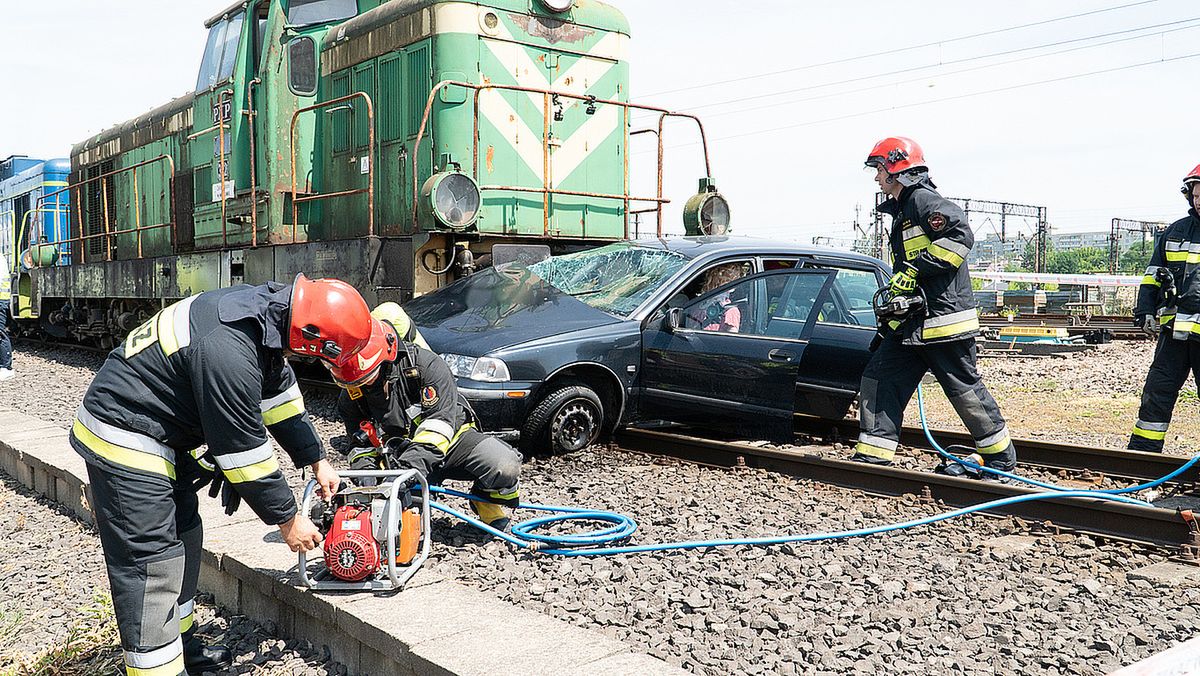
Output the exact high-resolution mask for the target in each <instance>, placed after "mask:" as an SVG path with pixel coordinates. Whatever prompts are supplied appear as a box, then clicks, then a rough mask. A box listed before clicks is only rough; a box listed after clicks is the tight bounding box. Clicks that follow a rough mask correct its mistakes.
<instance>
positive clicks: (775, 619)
mask: <svg viewBox="0 0 1200 676" xmlns="http://www.w3.org/2000/svg"><path fill="white" fill-rule="evenodd" d="M1117 347H1119V346H1117ZM1109 356H1110V357H1111V358H1113V359H1120V358H1121V357H1119V356H1117V355H1111V354H1110V355H1109ZM101 361H102V360H101V358H100V357H99V356H98V355H88V354H85V353H80V352H78V351H73V350H64V349H59V348H42V347H39V348H27V347H21V348H20V350H19V352H18V354H17V364H16V365H17V369H18V371H19V373H20V376H19V378H18V379H17V380H14V381H10V382H7V383H2V384H0V398H2V400H3V401H4V402H5V404H4V405H6V406H10V407H12V408H15V409H18V410H21V411H23V412H25V413H28V414H31V415H35V416H38V417H41V418H43V419H46V420H51V421H54V422H56V423H58V424H61V425H64V426H66V425H67V424H69V422H70V420H71V417H72V414H73V411H74V409H75V408H76V406H78V402H79V400H80V398H81V397H82V394H83V391H84V389H85V388H86V386H87V384H88V382H90V379H91V377H92V374H93V373H94V370H95V369H96V368H97V367H98V366H99V364H100V363H101ZM1045 361H1049V360H1045ZM1061 361H1062V360H1054V363H1061ZM1039 363H1040V361H1039ZM1102 376H1103V374H1102V373H1098V374H1096V376H1095V377H1097V378H1099V377H1102ZM1135 380H1139V381H1140V379H1135ZM1121 387H1124V385H1122V386H1121ZM1136 387H1138V388H1140V382H1138V383H1137V385H1136ZM994 389H995V390H1002V389H1003V388H994ZM308 402H309V409H310V410H311V411H313V413H314V415H316V416H317V423H318V426H319V428H320V430H321V432H322V433H323V434H325V435H329V434H335V433H338V432H339V431H340V429H339V426H338V425H337V424H336V423H335V422H334V421H333V420H332V419H331V418H330V417H329V415H330V414H331V413H332V408H331V404H332V399H331V398H330V397H328V396H326V395H309V397H308ZM1005 403H1006V402H1005V401H1004V400H1003V399H1002V400H1001V405H1002V406H1003V405H1005ZM1068 440H1069V439H1068ZM523 481H524V494H525V497H526V499H527V500H529V501H534V502H543V503H550V504H568V505H576V506H590V507H597V508H604V509H613V510H617V511H621V512H625V513H628V514H631V515H632V516H634V517H635V518H636V519H637V521H638V522H639V524H640V526H641V528H640V530H639V532H638V535H637V536H636V538H635V540H636V542H638V543H648V542H661V541H670V540H681V539H710V538H720V537H743V536H762V535H772V534H780V533H801V532H810V531H832V530H840V529H847V528H856V527H861V526H866V525H876V524H882V523H887V522H893V521H898V520H903V519H909V518H914V517H917V516H923V515H928V514H933V513H935V512H938V511H942V509H943V508H942V507H939V506H936V505H931V504H923V503H920V502H918V501H916V500H915V499H911V498H908V499H902V500H888V499H882V498H874V497H870V496H864V495H862V494H860V493H856V492H853V491H846V490H842V489H838V488H833V487H829V486H824V485H821V484H814V483H811V482H807V481H800V480H796V479H792V478H789V477H783V476H779V475H773V474H770V473H766V472H762V471H759V470H746V469H743V470H720V469H713V468H703V467H698V466H692V465H686V464H680V463H675V462H669V461H663V460H660V459H656V458H652V457H649V456H644V455H640V454H633V453H628V452H624V451H618V450H610V449H604V448H594V449H589V450H587V451H584V452H581V453H576V454H573V455H570V456H566V457H556V458H535V459H531V460H529V461H528V462H527V463H526V467H525V472H524V479H523ZM297 485H298V484H297ZM0 490H5V491H9V492H12V493H14V494H16V495H19V493H18V492H16V491H12V488H11V484H8V485H6V486H4V487H0ZM25 499H29V498H27V497H26V498H25ZM204 499H207V498H204ZM29 500H30V505H31V506H30V507H29V510H30V511H32V512H36V513H37V514H39V517H38V518H61V519H65V520H66V522H68V524H74V522H71V521H70V520H69V519H67V518H66V517H64V516H62V515H60V514H58V513H57V512H55V511H54V510H52V509H50V508H48V507H46V506H45V505H44V504H41V503H37V502H35V501H32V500H31V499H29ZM48 515H52V516H48ZM530 516H532V515H531V514H519V515H518V518H529V517H530ZM73 527H74V528H75V529H76V530H77V531H78V533H77V534H71V535H70V537H67V536H65V535H64V537H63V544H62V547H64V548H65V549H67V550H72V548H74V550H77V551H78V552H81V553H87V552H90V553H87V554H86V556H90V557H92V559H91V560H92V561H94V562H99V546H98V543H97V542H96V541H95V538H94V536H93V535H91V533H90V532H89V531H86V530H85V529H82V528H80V527H79V526H78V525H73ZM56 532H58V531H56ZM435 539H436V541H437V545H436V546H435V550H434V556H433V557H432V559H431V561H430V562H429V563H428V564H427V565H428V566H429V567H430V568H431V569H432V570H434V571H437V572H440V573H442V574H445V575H447V576H450V577H453V578H455V579H458V580H460V581H461V582H463V583H465V584H468V585H471V586H475V587H477V588H480V589H483V590H486V591H489V592H490V593H493V594H495V595H497V596H498V597H499V598H501V599H504V600H506V601H510V602H512V603H514V604H517V605H521V606H523V607H527V608H531V609H535V610H539V611H541V612H544V613H546V614H548V615H551V616H554V617H557V618H560V619H563V620H565V621H567V622H570V623H572V624H577V625H580V626H584V627H589V628H594V629H598V630H600V631H602V632H604V633H606V634H609V635H610V636H613V637H616V638H619V639H621V640H624V641H626V642H628V643H629V644H630V645H631V647H633V648H634V649H638V650H643V651H645V652H647V653H650V654H651V655H655V656H658V657H662V658H664V659H666V660H668V661H670V662H672V663H674V664H679V665H682V666H684V667H685V668H687V669H690V670H692V671H694V672H696V673H705V674H724V673H750V674H755V673H780V674H793V673H805V674H808V673H827V674H841V673H871V672H885V673H903V674H926V673H964V674H984V673H986V674H993V673H995V674H1024V673H1046V674H1066V673H1072V674H1102V673H1107V672H1108V671H1111V670H1112V669H1114V668H1116V667H1118V666H1120V665H1123V664H1128V663H1131V662H1133V661H1136V660H1138V659H1141V658H1143V657H1146V656H1148V655H1150V654H1153V653H1155V652H1159V651H1161V650H1164V649H1166V648H1168V647H1170V646H1171V645H1172V644H1174V643H1176V642H1178V641H1181V640H1184V639H1187V638H1190V637H1192V635H1193V632H1194V627H1195V626H1196V624H1197V620H1200V617H1198V615H1200V590H1197V589H1194V588H1193V587H1192V585H1191V584H1187V585H1182V586H1168V585H1166V584H1160V583H1157V582H1152V581H1150V580H1147V579H1142V575H1141V573H1139V572H1138V569H1140V568H1142V567H1144V566H1147V565H1150V564H1153V563H1160V562H1161V561H1163V558H1164V557H1163V556H1161V555H1160V554H1158V553H1155V552H1149V551H1146V550H1143V549H1138V548H1134V547H1131V546H1129V545H1124V544H1120V543H1105V542H1096V541H1093V540H1092V539H1091V538H1088V537H1083V536H1075V535H1054V534H1052V533H1047V532H1030V531H1029V530H1028V528H1027V527H1025V525H1024V524H1021V523H1019V522H1017V521H1015V520H1013V519H996V518H990V517H968V518H965V519H962V520H959V521H956V522H952V523H948V524H940V525H936V526H931V527H925V528H920V529H915V530H911V531H908V532H905V533H899V534H891V535H886V536H877V537H871V538H860V539H854V540H845V541H837V542H829V543H820V544H808V545H795V546H782V547H771V548H756V549H751V548H736V549H721V550H705V551H686V552H672V553H660V554H650V555H638V556H626V557H615V558H607V559H580V558H576V559H556V558H549V557H537V556H531V555H528V554H522V553H514V552H512V551H511V550H510V549H509V547H508V546H507V545H505V544H503V543H501V542H498V541H494V540H490V539H486V538H484V537H482V536H480V535H479V534H478V533H477V532H476V531H474V530H472V529H470V528H467V527H465V526H464V525H462V524H457V523H451V522H449V521H448V520H447V519H444V518H441V517H435ZM3 546H4V547H9V545H8V544H5V545H3ZM55 546H58V545H57V544H56V545H55ZM14 549H16V551H5V552H3V554H4V556H5V559H6V560H8V559H11V558H14V557H15V558H17V559H18V560H20V561H22V562H25V563H26V565H28V564H29V563H30V562H31V559H30V558H28V555H27V554H22V552H21V551H20V548H19V547H14ZM45 556H46V555H42V558H43V560H44V558H45ZM64 557H65V555H64ZM85 561H86V558H85ZM89 575H92V576H93V577H91V578H89V579H88V581H87V584H86V586H87V588H88V589H89V592H88V593H89V594H90V590H91V589H105V588H106V587H107V585H106V582H105V580H104V575H103V567H102V565H99V564H98V563H97V564H95V565H94V570H93V571H92V572H91V573H89ZM34 588H36V586H33V585H27V584H18V585H14V586H13V591H11V592H9V594H10V596H11V597H12V598H11V599H10V600H12V601H13V602H14V603H20V604H24V605H26V606H31V607H34V608H42V607H46V606H45V605H39V603H40V602H38V601H37V600H36V598H37V595H34V594H33V593H32V592H31V591H29V590H30V589H34ZM205 612H211V610H206V611H205ZM201 617H202V619H205V620H206V621H207V618H205V616H204V615H203V614H202V616H201ZM234 619H235V621H237V622H240V621H244V620H237V618H234ZM31 622H33V623H38V624H40V625H41V624H44V626H45V629H39V630H38V631H43V632H44V633H43V634H42V635H43V636H45V637H46V638H47V639H49V638H51V637H52V636H53V635H54V633H53V632H54V631H56V630H55V629H54V627H56V626H58V627H62V626H65V625H64V624H62V623H57V624H56V621H54V619H53V618H50V617H47V618H46V619H45V620H44V621H43V620H41V619H33V618H31ZM235 623H236V622H235ZM212 626H213V629H211V630H210V629H206V631H211V632H213V633H217V634H222V633H224V634H227V635H232V627H229V628H223V625H221V624H220V620H217V621H215V622H213V623H212ZM269 629H270V628H269V627H267V628H262V627H256V628H255V629H254V630H253V631H252V632H249V633H250V634H252V635H254V636H256V637H262V638H261V640H260V641H259V643H258V645H257V646H253V648H254V650H255V651H257V652H255V653H254V657H253V658H251V661H252V660H253V659H259V658H261V657H262V646H263V645H267V644H268V643H269V644H270V645H271V646H273V647H274V648H278V649H279V659H280V660H289V659H294V658H299V659H302V660H305V659H312V655H311V653H306V652H305V651H304V650H302V649H301V648H302V646H300V647H297V646H289V645H284V646H282V647H280V646H279V644H277V643H271V642H272V641H277V639H271V638H269V637H267V636H266V634H267V630H269ZM251 643H252V642H251V641H249V640H247V641H244V642H242V644H241V645H251ZM239 647H241V646H239ZM272 649H273V648H267V650H272ZM240 659H242V660H243V662H245V661H247V660H246V658H244V657H243V658H240ZM283 664H287V662H278V663H277V662H275V661H269V662H268V663H267V666H268V667H269V668H270V669H275V668H277V667H278V668H280V669H284V670H282V671H278V672H276V671H267V672H265V673H292V671H290V670H288V669H290V667H287V666H280V665H283ZM305 668H313V669H326V670H327V671H317V672H315V673H333V672H334V671H335V670H336V666H334V665H328V664H321V665H309V666H306V667H305ZM300 673H304V672H300Z"/></svg>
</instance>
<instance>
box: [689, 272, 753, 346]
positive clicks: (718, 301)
mask: <svg viewBox="0 0 1200 676" xmlns="http://www.w3.org/2000/svg"><path fill="white" fill-rule="evenodd" d="M746 272H747V270H746V265H745V263H726V264H725V265H718V266H717V267H715V268H713V269H711V270H709V271H708V272H706V273H705V274H704V283H703V284H702V285H701V287H700V293H699V294H698V295H700V296H703V295H704V294H706V293H708V292H709V291H712V290H713V289H718V288H720V287H722V286H725V285H726V284H729V283H730V282H733V281H735V280H738V279H741V278H742V277H744V276H745V275H746ZM699 314H700V316H697V317H695V318H694V319H695V320H696V322H697V323H698V324H699V325H700V326H701V327H702V328H703V329H704V330H705V331H723V332H726V333H738V332H739V331H740V330H741V327H742V310H741V308H740V307H738V304H737V302H736V299H734V298H733V297H732V295H731V294H730V292H728V291H726V292H725V293H722V294H718V295H717V296H715V297H713V298H712V300H711V302H710V303H708V304H707V305H706V306H705V307H704V308H703V310H702V312H701V313H699Z"/></svg>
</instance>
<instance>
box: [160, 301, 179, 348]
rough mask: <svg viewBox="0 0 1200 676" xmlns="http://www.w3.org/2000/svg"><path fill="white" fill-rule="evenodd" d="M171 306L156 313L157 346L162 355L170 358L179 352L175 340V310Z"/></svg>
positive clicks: (177, 342)
mask: <svg viewBox="0 0 1200 676" xmlns="http://www.w3.org/2000/svg"><path fill="white" fill-rule="evenodd" d="M176 307H177V305H172V306H171V307H168V308H166V309H165V310H163V311H162V312H159V313H158V344H159V345H160V346H162V351H163V354H165V355H166V356H168V357H170V356H171V355H173V354H175V353H176V352H178V351H179V340H178V339H176V338H175V308H176Z"/></svg>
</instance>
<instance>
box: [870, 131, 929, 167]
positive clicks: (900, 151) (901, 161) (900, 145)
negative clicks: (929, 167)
mask: <svg viewBox="0 0 1200 676" xmlns="http://www.w3.org/2000/svg"><path fill="white" fill-rule="evenodd" d="M866 165H867V166H868V167H883V170H884V171H886V172H887V173H889V174H891V175H892V176H895V175H896V174H899V173H903V172H905V171H908V170H910V169H917V168H925V152H924V151H923V150H921V146H919V145H917V142H916V141H914V140H912V139H910V138H905V137H903V136H889V137H888V138H885V139H883V140H882V141H880V142H879V143H876V144H875V147H874V148H872V149H871V153H870V154H869V155H867V162H866Z"/></svg>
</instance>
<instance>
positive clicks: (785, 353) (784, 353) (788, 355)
mask: <svg viewBox="0 0 1200 676" xmlns="http://www.w3.org/2000/svg"><path fill="white" fill-rule="evenodd" d="M767 358H768V359H770V360H771V361H784V362H787V361H791V360H793V359H795V358H796V353H795V352H791V351H789V350H771V351H770V352H768V353H767Z"/></svg>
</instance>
